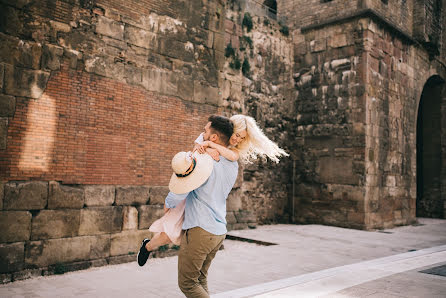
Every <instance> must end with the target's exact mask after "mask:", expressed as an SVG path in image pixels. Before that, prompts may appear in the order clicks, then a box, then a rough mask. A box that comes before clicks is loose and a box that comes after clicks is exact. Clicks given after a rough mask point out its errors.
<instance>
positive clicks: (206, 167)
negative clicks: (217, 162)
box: [169, 151, 214, 194]
mask: <svg viewBox="0 0 446 298" xmlns="http://www.w3.org/2000/svg"><path fill="white" fill-rule="evenodd" d="M193 156H194V157H195V158H196V160H197V165H196V166H195V169H194V170H193V171H192V173H191V174H190V175H189V176H186V177H181V178H180V177H177V175H175V173H173V174H172V177H170V182H169V190H170V191H171V192H173V193H176V194H184V193H188V192H190V191H192V190H194V189H197V188H198V187H200V186H201V185H202V184H203V183H205V182H206V180H207V179H208V178H209V176H211V174H212V170H213V169H214V164H213V159H212V157H210V156H209V154H206V153H205V154H200V153H198V152H196V151H195V152H194V154H193Z"/></svg>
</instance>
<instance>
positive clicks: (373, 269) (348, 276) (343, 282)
mask: <svg viewBox="0 0 446 298" xmlns="http://www.w3.org/2000/svg"><path fill="white" fill-rule="evenodd" d="M440 261H444V262H446V245H443V246H438V247H433V248H428V249H423V250H419V251H414V252H408V253H403V254H398V255H393V256H389V257H384V258H378V259H374V260H370V261H365V262H360V263H356V264H352V265H346V266H340V267H336V268H330V269H326V270H321V271H317V272H313V273H309V274H303V275H300V276H295V277H291V278H286V279H283V280H277V281H274V282H269V283H265V284H260V285H256V286H251V287H247V288H242V289H237V290H234V291H229V292H223V293H219V294H216V295H214V296H213V298H239V297H259V298H267V297H321V296H325V295H328V296H327V297H329V294H332V293H335V292H337V291H340V290H343V289H346V288H351V287H354V286H356V285H360V284H363V283H366V282H369V281H372V280H377V279H380V278H383V277H387V276H391V275H394V274H396V273H400V272H405V271H409V270H411V269H415V268H420V267H423V266H427V265H432V264H436V263H438V262H440ZM444 290H445V291H444V292H443V294H446V288H445V289H444Z"/></svg>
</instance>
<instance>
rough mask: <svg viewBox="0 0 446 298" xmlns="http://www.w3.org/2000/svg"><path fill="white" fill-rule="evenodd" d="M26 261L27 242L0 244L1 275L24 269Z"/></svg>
mask: <svg viewBox="0 0 446 298" xmlns="http://www.w3.org/2000/svg"><path fill="white" fill-rule="evenodd" d="M24 260H25V242H18V243H11V244H0V273H7V272H13V271H19V270H22V269H23V266H24Z"/></svg>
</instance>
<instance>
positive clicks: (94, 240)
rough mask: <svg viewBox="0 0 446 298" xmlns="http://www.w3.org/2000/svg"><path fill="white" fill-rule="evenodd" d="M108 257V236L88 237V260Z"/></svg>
mask: <svg viewBox="0 0 446 298" xmlns="http://www.w3.org/2000/svg"><path fill="white" fill-rule="evenodd" d="M108 256H110V235H98V236H93V237H90V257H89V259H101V258H106V257H108Z"/></svg>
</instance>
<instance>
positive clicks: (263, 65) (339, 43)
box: [0, 0, 446, 282]
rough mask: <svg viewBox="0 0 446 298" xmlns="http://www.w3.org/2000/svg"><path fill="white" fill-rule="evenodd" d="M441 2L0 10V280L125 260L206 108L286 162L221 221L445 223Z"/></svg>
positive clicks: (309, 0)
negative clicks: (269, 144) (247, 122)
mask: <svg viewBox="0 0 446 298" xmlns="http://www.w3.org/2000/svg"><path fill="white" fill-rule="evenodd" d="M445 7H446V2H445V1H440V0H428V1H421V0H305V1H303V0H278V1H275V0H266V1H261V0H227V1H224V0H210V1H208V0H187V1H186V0H173V1H152V0H140V1H136V0H129V1H122V0H114V1H107V0H90V1H86V0H40V1H29V0H20V1H9V0H2V1H0V14H1V19H0V20H1V21H0V40H1V42H0V228H1V230H2V233H1V234H0V276H1V280H2V282H8V281H11V280H18V279H23V278H27V277H29V276H33V275H41V274H50V273H54V272H56V273H57V272H61V271H66V270H75V269H79V268H88V267H91V266H100V265H104V264H112V263H118V262H125V261H129V260H134V255H133V253H135V252H136V250H137V248H138V244H139V242H140V240H141V239H142V238H144V237H146V236H147V234H148V232H147V228H148V227H149V226H150V224H151V222H153V221H154V220H155V219H156V218H158V217H160V216H161V214H162V203H163V200H164V196H165V195H166V193H167V187H166V186H167V184H168V180H169V177H170V174H171V169H170V160H171V158H172V156H173V155H174V154H175V153H176V152H177V151H181V150H189V148H191V146H192V143H193V141H194V139H195V138H196V136H197V135H198V134H199V133H200V132H201V130H202V127H203V125H204V124H205V123H206V121H207V117H208V116H209V115H210V114H212V113H219V114H225V115H232V114H235V113H244V114H249V115H251V116H253V117H255V118H256V120H257V121H258V123H259V124H260V126H261V127H262V128H263V130H264V131H265V133H266V134H267V135H268V136H269V137H270V138H271V139H273V140H274V141H276V142H277V143H278V144H279V145H280V146H281V147H283V148H285V150H286V151H288V152H289V153H290V157H289V158H284V159H282V160H281V162H280V163H279V164H274V163H271V162H270V161H263V160H259V161H257V162H255V163H253V164H248V165H243V166H241V169H240V173H239V178H238V180H237V182H236V185H235V187H234V189H233V191H232V192H231V194H230V197H229V198H228V204H227V205H228V213H227V220H228V227H229V228H231V229H241V228H248V227H253V226H255V225H256V224H258V223H260V224H264V223H270V222H288V223H321V224H330V225H337V226H343V227H351V228H359V229H376V228H386V227H392V226H395V225H404V224H410V223H413V222H414V221H415V220H416V216H427V217H442V218H444V217H445V214H446V212H445V211H446V88H445V83H444V82H445V81H444V80H445V79H446V66H445V65H446V64H445V63H446V59H445V57H446V46H445V42H444V41H445V40H446V36H445V34H446V33H445V32H446V30H443V28H444V27H445V12H444V11H445V9H446V8H445Z"/></svg>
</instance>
